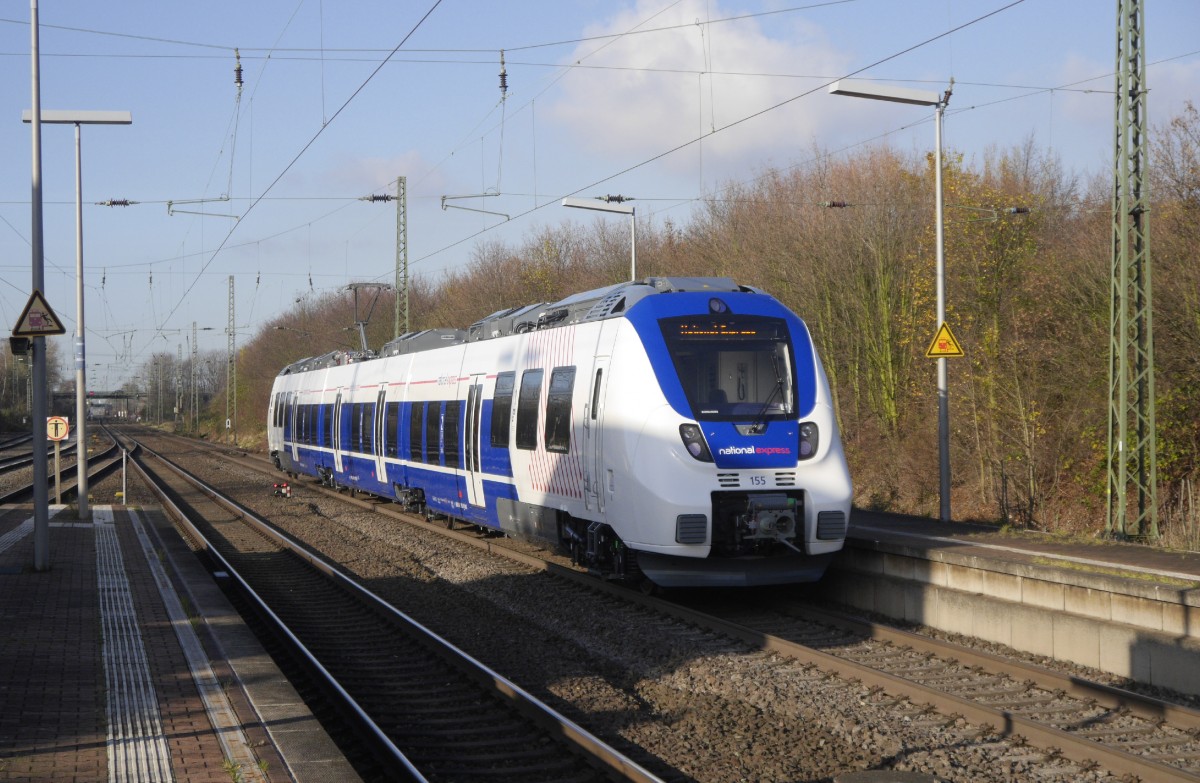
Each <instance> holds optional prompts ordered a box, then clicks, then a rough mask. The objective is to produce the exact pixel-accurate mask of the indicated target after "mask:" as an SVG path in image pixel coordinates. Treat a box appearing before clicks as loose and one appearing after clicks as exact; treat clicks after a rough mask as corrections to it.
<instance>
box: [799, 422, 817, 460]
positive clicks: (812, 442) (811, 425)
mask: <svg viewBox="0 0 1200 783" xmlns="http://www.w3.org/2000/svg"><path fill="white" fill-rule="evenodd" d="M819 445H821V440H820V430H818V429H817V425H816V423H815V422H811V421H806V422H804V423H802V424H801V425H800V450H799V452H798V453H799V455H800V459H802V460H805V459H812V458H813V455H815V454H816V453H817V446H819Z"/></svg>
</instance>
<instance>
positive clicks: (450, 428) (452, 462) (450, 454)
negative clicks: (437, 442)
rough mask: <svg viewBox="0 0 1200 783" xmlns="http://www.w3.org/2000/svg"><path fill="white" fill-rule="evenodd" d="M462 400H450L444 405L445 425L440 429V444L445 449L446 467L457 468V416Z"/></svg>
mask: <svg viewBox="0 0 1200 783" xmlns="http://www.w3.org/2000/svg"><path fill="white" fill-rule="evenodd" d="M461 407H462V400H451V401H450V402H447V403H446V418H445V424H444V425H443V427H442V442H443V443H445V447H446V467H448V468H457V467H458V466H459V465H458V455H459V448H458V437H459V435H458V432H459V426H458V415H459V410H460V409H461Z"/></svg>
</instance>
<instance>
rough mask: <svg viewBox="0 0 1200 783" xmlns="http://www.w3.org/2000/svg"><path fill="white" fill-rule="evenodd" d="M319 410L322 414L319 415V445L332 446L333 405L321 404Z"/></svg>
mask: <svg viewBox="0 0 1200 783" xmlns="http://www.w3.org/2000/svg"><path fill="white" fill-rule="evenodd" d="M321 411H322V413H323V414H324V415H323V416H322V417H321V445H322V446H330V447H332V446H333V411H334V406H332V405H322V406H321Z"/></svg>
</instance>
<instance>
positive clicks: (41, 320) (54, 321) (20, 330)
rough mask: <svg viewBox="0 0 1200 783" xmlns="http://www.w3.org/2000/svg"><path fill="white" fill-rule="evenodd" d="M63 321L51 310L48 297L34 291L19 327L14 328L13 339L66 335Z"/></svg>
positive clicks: (22, 313) (23, 311)
mask: <svg viewBox="0 0 1200 783" xmlns="http://www.w3.org/2000/svg"><path fill="white" fill-rule="evenodd" d="M66 331H67V330H66V329H64V328H63V325H62V321H59V320H58V316H57V315H55V314H54V311H53V310H51V309H50V305H49V303H47V302H46V297H44V296H42V292H41V291H34V292H33V294H32V295H31V296H30V297H29V302H28V303H27V304H26V305H25V309H24V310H22V311H21V317H20V318H18V319H17V325H16V326H14V327H13V330H12V333H13V337H44V336H47V335H53V334H65V333H66Z"/></svg>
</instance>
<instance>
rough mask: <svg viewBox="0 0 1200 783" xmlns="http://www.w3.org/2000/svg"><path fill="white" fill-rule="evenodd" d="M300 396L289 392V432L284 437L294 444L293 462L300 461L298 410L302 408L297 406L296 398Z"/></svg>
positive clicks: (287, 414) (287, 413)
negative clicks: (297, 435)
mask: <svg viewBox="0 0 1200 783" xmlns="http://www.w3.org/2000/svg"><path fill="white" fill-rule="evenodd" d="M297 397H299V395H298V394H297V393H296V392H288V401H287V412H286V414H285V415H286V416H287V432H286V433H285V434H284V437H285V438H287V439H288V440H290V441H291V443H292V460H293V461H295V460H298V459H300V444H299V443H297V441H298V440H299V438H297V437H296V409H297V408H299V407H300V406H299V405H297V404H296V398H297Z"/></svg>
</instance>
